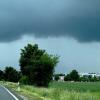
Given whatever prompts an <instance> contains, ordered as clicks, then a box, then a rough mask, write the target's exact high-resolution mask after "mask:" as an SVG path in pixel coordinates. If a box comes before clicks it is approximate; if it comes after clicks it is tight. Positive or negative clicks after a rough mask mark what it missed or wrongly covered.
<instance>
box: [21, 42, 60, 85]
mask: <svg viewBox="0 0 100 100" xmlns="http://www.w3.org/2000/svg"><path fill="white" fill-rule="evenodd" d="M58 58H59V57H58V56H56V55H49V54H48V53H47V52H46V51H45V50H42V49H39V48H38V45H37V44H34V45H31V44H28V45H27V46H25V47H24V49H21V56H20V61H19V63H20V67H21V72H22V74H23V75H26V76H28V78H29V83H30V84H34V85H37V86H48V84H49V82H50V81H51V80H52V76H53V72H54V68H55V66H56V64H57V63H58Z"/></svg>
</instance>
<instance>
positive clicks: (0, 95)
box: [0, 86, 19, 100]
mask: <svg viewBox="0 0 100 100" xmlns="http://www.w3.org/2000/svg"><path fill="white" fill-rule="evenodd" d="M0 100H19V99H16V98H14V97H13V96H12V95H11V94H10V93H9V92H8V91H7V90H6V89H5V88H4V87H2V86H0Z"/></svg>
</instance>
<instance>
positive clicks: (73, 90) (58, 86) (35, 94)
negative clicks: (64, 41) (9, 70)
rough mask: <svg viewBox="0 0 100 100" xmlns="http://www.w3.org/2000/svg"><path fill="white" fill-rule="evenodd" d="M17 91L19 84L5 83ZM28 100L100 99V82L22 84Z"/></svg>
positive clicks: (22, 92)
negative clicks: (36, 85) (46, 86)
mask: <svg viewBox="0 0 100 100" xmlns="http://www.w3.org/2000/svg"><path fill="white" fill-rule="evenodd" d="M4 84H5V85H6V86H7V87H10V88H12V89H13V90H15V91H17V87H18V86H17V84H15V83H4ZM19 93H20V94H22V95H24V96H26V97H27V98H28V100H100V82H52V83H50V86H49V87H48V88H38V87H34V86H28V85H21V91H20V92H19Z"/></svg>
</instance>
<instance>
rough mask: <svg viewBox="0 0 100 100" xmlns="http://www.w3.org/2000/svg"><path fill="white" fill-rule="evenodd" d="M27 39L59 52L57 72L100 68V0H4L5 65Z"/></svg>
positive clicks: (0, 55) (0, 14) (1, 46)
mask: <svg viewBox="0 0 100 100" xmlns="http://www.w3.org/2000/svg"><path fill="white" fill-rule="evenodd" d="M27 43H33V44H34V43H37V44H38V45H39V47H40V48H42V49H45V50H47V52H48V53H50V54H57V55H59V56H60V62H59V64H58V65H57V68H56V72H64V73H67V72H69V71H71V70H72V69H76V70H78V71H79V72H100V0H0V66H1V69H3V68H4V67H5V66H14V67H15V68H17V69H19V68H20V67H19V63H18V61H19V56H20V49H21V48H23V47H24V46H25V45H27Z"/></svg>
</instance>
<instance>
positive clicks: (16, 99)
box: [2, 86, 19, 100]
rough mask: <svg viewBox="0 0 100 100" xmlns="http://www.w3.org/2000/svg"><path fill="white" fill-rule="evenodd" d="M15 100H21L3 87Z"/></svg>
mask: <svg viewBox="0 0 100 100" xmlns="http://www.w3.org/2000/svg"><path fill="white" fill-rule="evenodd" d="M2 87H3V88H4V89H5V90H6V91H7V92H8V93H9V94H10V95H11V96H12V97H13V98H14V99H15V100H19V99H18V98H17V97H16V96H15V95H13V94H12V93H11V92H10V91H9V90H8V89H7V88H5V87H4V86H2Z"/></svg>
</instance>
